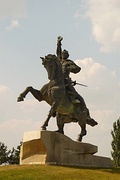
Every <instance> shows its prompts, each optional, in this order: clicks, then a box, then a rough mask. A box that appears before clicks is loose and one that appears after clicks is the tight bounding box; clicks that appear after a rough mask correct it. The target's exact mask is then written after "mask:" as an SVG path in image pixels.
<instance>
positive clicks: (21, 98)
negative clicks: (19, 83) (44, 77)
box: [17, 86, 43, 102]
mask: <svg viewBox="0 0 120 180" xmlns="http://www.w3.org/2000/svg"><path fill="white" fill-rule="evenodd" d="M29 92H31V94H32V95H33V96H34V97H35V98H36V99H37V100H38V101H42V100H43V99H42V94H41V93H40V91H39V90H37V89H34V88H33V87H32V86H29V87H27V88H26V89H25V90H24V91H23V92H22V93H21V94H20V95H19V97H18V99H17V102H20V101H24V98H25V97H26V95H27V94H28V93H29Z"/></svg>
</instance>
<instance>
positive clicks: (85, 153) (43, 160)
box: [20, 131, 112, 167]
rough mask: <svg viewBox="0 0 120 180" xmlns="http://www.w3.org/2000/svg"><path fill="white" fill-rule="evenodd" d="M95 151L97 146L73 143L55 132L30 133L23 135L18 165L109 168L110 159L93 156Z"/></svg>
mask: <svg viewBox="0 0 120 180" xmlns="http://www.w3.org/2000/svg"><path fill="white" fill-rule="evenodd" d="M97 149H98V148H97V146H94V145H92V144H88V143H83V142H76V141H73V140H71V139H70V138H68V137H67V136H65V135H63V134H60V133H57V132H51V131H30V132H25V133H24V135H23V143H22V146H21V151H20V164H56V165H76V166H91V167H110V166H111V164H112V163H111V159H110V158H106V157H100V156H95V155H94V154H95V153H96V152H97Z"/></svg>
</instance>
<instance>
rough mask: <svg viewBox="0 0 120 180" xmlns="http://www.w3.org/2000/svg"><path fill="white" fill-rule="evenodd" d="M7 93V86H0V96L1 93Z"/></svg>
mask: <svg viewBox="0 0 120 180" xmlns="http://www.w3.org/2000/svg"><path fill="white" fill-rule="evenodd" d="M8 91H9V88H8V87H7V86H4V85H2V84H0V94H1V95H3V93H7V92H8Z"/></svg>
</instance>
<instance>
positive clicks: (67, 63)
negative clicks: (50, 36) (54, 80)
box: [56, 36, 97, 126]
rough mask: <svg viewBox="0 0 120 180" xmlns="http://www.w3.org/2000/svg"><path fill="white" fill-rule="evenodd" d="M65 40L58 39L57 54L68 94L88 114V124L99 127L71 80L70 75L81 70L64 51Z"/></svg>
mask: <svg viewBox="0 0 120 180" xmlns="http://www.w3.org/2000/svg"><path fill="white" fill-rule="evenodd" d="M62 40H63V38H62V37H61V36H59V37H58V39H57V50H56V54H57V57H58V58H59V60H60V62H61V64H62V71H63V74H64V82H65V87H66V90H67V93H68V94H69V95H70V98H71V101H72V102H73V103H74V104H76V103H80V105H81V108H82V110H83V111H86V112H87V124H89V125H91V126H95V125H97V122H96V121H95V120H94V119H92V118H91V117H90V113H89V109H88V108H87V106H86V104H85V101H84V99H83V97H82V96H81V95H79V94H78V92H77V91H76V90H75V88H74V87H73V86H74V85H76V83H75V82H74V81H72V80H71V78H70V76H69V75H70V73H75V74H76V73H78V72H80V70H81V68H80V67H79V66H77V65H76V64H75V63H74V62H73V61H72V60H69V59H68V58H69V53H68V51H67V50H65V49H64V50H63V51H62V48H61V46H62V44H61V41H62Z"/></svg>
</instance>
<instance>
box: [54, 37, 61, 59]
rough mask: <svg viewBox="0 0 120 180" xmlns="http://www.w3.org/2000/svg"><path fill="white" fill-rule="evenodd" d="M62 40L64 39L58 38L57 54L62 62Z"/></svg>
mask: <svg viewBox="0 0 120 180" xmlns="http://www.w3.org/2000/svg"><path fill="white" fill-rule="evenodd" d="M62 40H63V38H62V37H61V36H58V39H57V49H56V54H57V56H58V57H59V59H60V60H61V59H62V48H61V46H62V44H61V41H62Z"/></svg>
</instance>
